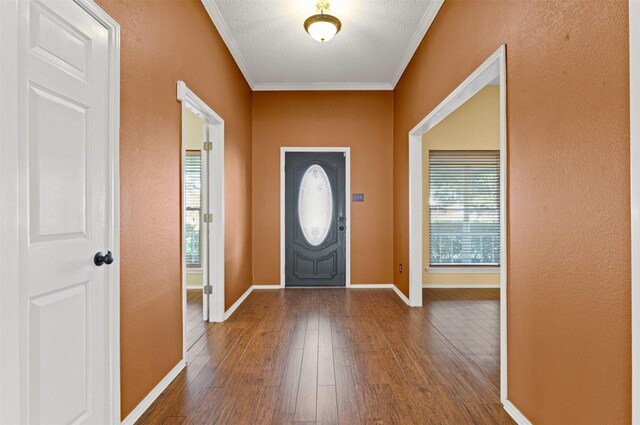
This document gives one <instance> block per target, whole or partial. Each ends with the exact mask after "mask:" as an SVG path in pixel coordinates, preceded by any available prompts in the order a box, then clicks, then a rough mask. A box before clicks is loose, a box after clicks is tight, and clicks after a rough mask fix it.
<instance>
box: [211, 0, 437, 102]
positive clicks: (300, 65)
mask: <svg viewBox="0 0 640 425" xmlns="http://www.w3.org/2000/svg"><path fill="white" fill-rule="evenodd" d="M202 2H203V3H204V5H205V7H206V9H207V11H208V12H209V15H210V16H211V18H212V20H213V22H214V24H215V25H216V28H218V31H219V32H220V34H221V35H222V37H223V39H224V41H225V43H226V44H227V46H228V47H229V50H230V51H231V53H232V55H233V56H234V58H235V60H236V62H237V63H238V65H239V67H240V69H241V70H242V72H243V74H244V76H245V78H247V81H248V82H249V84H250V85H251V86H252V88H253V89H254V90H286V89H322V90H327V89H392V88H393V87H394V86H395V84H396V83H397V81H398V79H399V78H400V75H401V74H402V72H403V71H404V68H405V67H406V65H407V63H408V62H409V60H410V59H411V56H412V55H413V53H414V52H415V49H416V48H417V46H418V44H419V42H420V41H421V40H422V38H423V37H424V34H425V32H426V30H427V29H428V27H429V25H430V24H431V22H432V21H433V18H434V17H435V15H436V13H437V12H438V10H439V8H440V6H441V5H442V0H333V1H331V11H330V13H331V14H332V15H334V16H336V17H338V18H339V19H340V20H341V21H342V31H341V32H340V33H339V34H338V35H336V37H335V38H334V39H333V40H331V41H329V42H327V43H318V42H317V41H315V40H313V39H312V38H311V37H310V36H309V35H308V34H307V33H306V32H305V30H304V28H303V26H302V24H303V22H304V20H305V19H306V18H307V17H309V16H310V15H312V14H315V13H316V11H315V3H316V1H315V0H202Z"/></svg>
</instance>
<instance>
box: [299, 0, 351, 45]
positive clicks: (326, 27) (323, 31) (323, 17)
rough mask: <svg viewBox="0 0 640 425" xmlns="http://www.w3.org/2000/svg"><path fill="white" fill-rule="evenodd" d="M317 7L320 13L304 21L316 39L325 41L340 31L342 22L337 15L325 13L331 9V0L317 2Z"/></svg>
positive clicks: (307, 29) (308, 30)
mask: <svg viewBox="0 0 640 425" xmlns="http://www.w3.org/2000/svg"><path fill="white" fill-rule="evenodd" d="M316 9H317V10H318V12H320V13H318V14H317V15H313V16H309V17H308V18H307V20H306V21H304V29H305V31H307V32H308V33H309V35H310V36H311V37H312V38H313V39H314V40H318V41H319V42H321V43H324V42H325V41H329V40H331V39H332V38H333V37H334V36H335V35H336V34H337V33H339V32H340V29H341V28H342V22H340V19H338V18H336V17H335V16H332V15H329V14H327V13H325V12H328V11H329V2H328V1H327V0H320V1H319V2H318V3H317V4H316Z"/></svg>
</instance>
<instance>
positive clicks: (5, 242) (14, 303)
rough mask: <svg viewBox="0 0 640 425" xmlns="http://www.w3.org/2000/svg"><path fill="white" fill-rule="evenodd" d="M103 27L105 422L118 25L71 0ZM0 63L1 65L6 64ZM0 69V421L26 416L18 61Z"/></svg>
mask: <svg viewBox="0 0 640 425" xmlns="http://www.w3.org/2000/svg"><path fill="white" fill-rule="evenodd" d="M73 1H74V2H75V3H76V4H77V5H78V6H80V7H81V8H82V9H84V10H85V11H86V12H87V13H89V14H90V15H91V16H93V18H94V19H96V20H97V21H98V22H100V23H101V24H102V25H103V26H104V27H105V28H106V29H107V31H108V33H109V36H108V40H109V47H108V52H109V65H108V66H109V77H108V78H109V88H108V103H109V105H108V110H107V111H108V123H107V128H108V136H107V143H108V147H107V152H108V155H109V164H108V166H107V172H108V178H107V181H108V185H109V188H108V193H109V195H110V197H109V198H108V199H107V200H106V201H107V208H106V211H107V214H108V217H109V218H110V223H109V225H110V232H109V233H108V234H107V245H108V246H110V247H111V250H112V252H113V253H114V255H115V258H116V261H115V262H114V263H113V264H112V265H111V266H109V268H108V269H107V271H106V273H107V279H106V281H107V284H108V285H109V291H108V300H107V314H108V317H107V324H108V330H107V334H108V335H107V340H108V341H107V344H108V348H107V349H108V355H107V357H108V362H109V364H108V366H107V367H108V368H109V373H108V376H109V382H108V385H109V389H108V394H109V406H110V409H109V412H110V419H109V422H110V423H111V424H119V423H120V258H121V255H120V164H119V163H120V153H119V152H120V149H119V148H120V135H119V133H120V25H118V23H117V22H116V21H115V20H113V19H112V18H111V17H110V16H109V15H108V14H107V13H106V12H105V11H104V10H102V9H101V8H100V7H99V6H98V5H97V4H96V3H94V2H93V1H92V0H73ZM20 19H23V18H22V17H19V16H18V2H16V1H12V2H0V51H1V52H2V56H3V57H13V58H17V57H18V52H19V51H18V42H19V30H20V28H19V20H20ZM4 65H7V66H6V67H5V66H4ZM4 65H3V67H2V71H1V72H0V96H1V98H2V99H3V100H4V102H2V105H0V140H1V143H0V204H1V205H2V206H3V208H2V209H1V210H0V214H1V215H2V220H1V222H0V423H22V422H24V418H26V417H27V408H28V405H27V400H26V399H24V397H22V396H23V395H24V389H23V388H21V385H20V376H21V375H22V372H21V371H22V370H24V368H25V367H26V366H25V365H24V361H23V360H22V357H21V356H20V339H21V338H22V337H21V333H22V332H23V331H24V330H23V329H20V327H19V323H20V322H19V320H20V316H21V314H22V313H21V309H22V307H21V304H20V300H21V297H22V296H24V294H23V293H22V292H23V291H22V289H21V288H20V285H19V261H20V260H19V258H18V248H19V241H18V231H17V229H18V226H19V225H22V224H21V223H19V222H18V208H17V198H18V168H17V165H18V148H19V143H20V139H19V131H18V124H17V123H18V110H17V109H18V108H16V107H15V105H17V104H18V101H19V100H18V99H19V93H18V88H17V87H18V76H19V75H20V74H21V73H23V72H24V69H23V66H24V64H22V63H21V62H20V61H15V62H14V63H13V64H11V66H10V65H8V64H4Z"/></svg>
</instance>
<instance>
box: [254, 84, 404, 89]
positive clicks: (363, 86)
mask: <svg viewBox="0 0 640 425" xmlns="http://www.w3.org/2000/svg"><path fill="white" fill-rule="evenodd" d="M253 90H254V91H319V90H351V91H353V90H393V87H392V86H391V84H389V83H293V84H286V83H258V84H255V85H254V86H253Z"/></svg>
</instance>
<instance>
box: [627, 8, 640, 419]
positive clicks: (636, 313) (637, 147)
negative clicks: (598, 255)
mask: <svg viewBox="0 0 640 425" xmlns="http://www.w3.org/2000/svg"><path fill="white" fill-rule="evenodd" d="M639 20H640V2H639V1H637V0H629V88H630V94H629V113H630V120H629V123H630V129H629V130H630V178H631V181H630V192H631V423H632V424H634V425H640V184H639V183H636V182H639V181H640V118H639V117H638V114H640V25H639V24H638V21H639Z"/></svg>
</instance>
